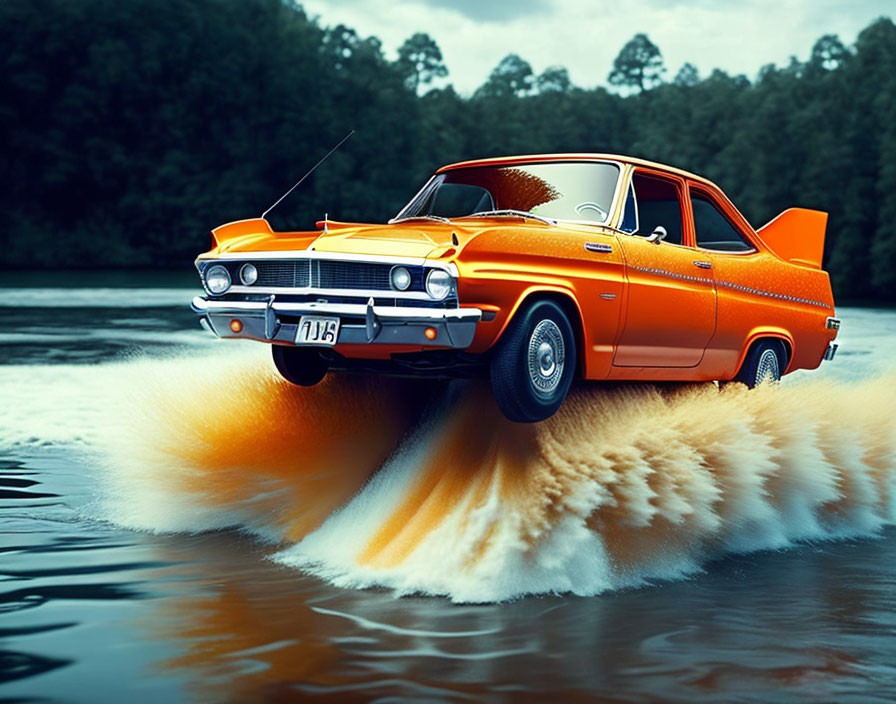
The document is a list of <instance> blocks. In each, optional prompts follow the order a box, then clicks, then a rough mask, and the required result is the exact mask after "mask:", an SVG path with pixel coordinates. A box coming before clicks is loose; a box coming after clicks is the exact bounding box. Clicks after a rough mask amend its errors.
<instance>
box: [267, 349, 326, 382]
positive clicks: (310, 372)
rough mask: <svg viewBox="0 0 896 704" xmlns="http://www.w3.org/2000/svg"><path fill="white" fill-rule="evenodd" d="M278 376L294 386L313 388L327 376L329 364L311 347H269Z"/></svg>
mask: <svg viewBox="0 0 896 704" xmlns="http://www.w3.org/2000/svg"><path fill="white" fill-rule="evenodd" d="M271 354H272V355H273V357H274V366H276V367H277V371H278V372H280V376H282V377H283V378H284V379H286V380H287V381H288V382H290V383H292V384H295V385H296V386H314V385H315V384H319V383H320V382H321V381H322V380H323V378H324V377H325V376H326V375H327V370H329V368H330V363H329V362H328V361H327V360H325V359H324V358H323V357H321V356H320V353H319V352H318V351H317V350H316V349H314V348H313V347H288V346H286V345H271Z"/></svg>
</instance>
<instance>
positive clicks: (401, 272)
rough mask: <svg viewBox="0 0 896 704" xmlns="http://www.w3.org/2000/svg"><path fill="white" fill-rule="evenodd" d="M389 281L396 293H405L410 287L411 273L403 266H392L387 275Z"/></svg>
mask: <svg viewBox="0 0 896 704" xmlns="http://www.w3.org/2000/svg"><path fill="white" fill-rule="evenodd" d="M389 280H390V281H391V282H392V288H394V289H395V290H396V291H407V290H408V288H409V287H410V285H411V272H409V271H408V270H407V269H405V268H404V267H403V266H394V267H392V273H390V274H389Z"/></svg>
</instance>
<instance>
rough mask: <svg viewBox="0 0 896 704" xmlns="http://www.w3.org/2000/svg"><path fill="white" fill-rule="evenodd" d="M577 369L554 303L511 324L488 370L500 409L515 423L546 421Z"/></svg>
mask: <svg viewBox="0 0 896 704" xmlns="http://www.w3.org/2000/svg"><path fill="white" fill-rule="evenodd" d="M575 368H576V343H575V335H574V334H573V328H572V324H571V323H570V322H569V318H568V317H567V315H566V313H565V312H564V311H563V309H562V308H561V307H560V306H559V305H557V304H556V303H554V302H553V301H537V302H535V303H532V304H529V305H527V306H526V307H525V308H523V309H522V310H520V311H518V312H517V314H516V315H515V316H514V318H513V320H511V321H510V324H509V325H508V328H507V330H506V331H505V332H504V335H503V336H502V338H501V340H500V341H499V342H498V346H497V348H496V350H495V352H494V354H493V356H492V359H491V362H490V365H489V376H490V378H491V383H492V391H493V392H494V395H495V400H496V401H497V402H498V407H499V408H500V409H501V411H502V412H503V413H504V415H505V416H507V418H508V419H510V420H512V421H515V422H517V423H534V422H536V421H539V420H544V419H545V418H550V417H551V416H552V415H554V413H556V412H557V409H558V408H560V404H562V403H563V399H565V398H566V394H567V392H568V391H569V387H570V384H572V379H573V376H574V374H575Z"/></svg>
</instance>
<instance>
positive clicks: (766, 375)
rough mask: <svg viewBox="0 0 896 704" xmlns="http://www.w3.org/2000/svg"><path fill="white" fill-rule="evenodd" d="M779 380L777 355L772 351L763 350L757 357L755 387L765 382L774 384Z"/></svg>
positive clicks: (779, 372) (779, 371)
mask: <svg viewBox="0 0 896 704" xmlns="http://www.w3.org/2000/svg"><path fill="white" fill-rule="evenodd" d="M780 378H781V370H780V368H779V367H778V355H776V354H775V352H774V350H764V351H763V352H762V354H761V355H760V356H759V364H758V365H757V367H756V385H757V386H758V385H759V384H762V383H764V382H767V381H771V382H775V381H778V380H779V379H780Z"/></svg>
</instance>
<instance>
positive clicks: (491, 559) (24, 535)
mask: <svg viewBox="0 0 896 704" xmlns="http://www.w3.org/2000/svg"><path fill="white" fill-rule="evenodd" d="M5 281H6V282H7V283H6V284H4V285H7V286H9V287H8V288H0V400H2V404H0V576H2V580H3V583H2V586H0V590H2V594H0V700H3V701H8V700H11V701H41V702H43V701H47V702H54V701H66V702H69V701H74V702H121V701H129V702H141V701H171V702H179V701H188V702H192V701H197V702H208V701H212V702H217V701H221V702H230V701H233V702H237V701H238V702H246V701H249V702H254V701H258V702H264V701H282V700H301V699H304V698H319V699H322V700H332V701H339V702H343V701H368V700H371V699H379V700H381V701H403V700H404V701H467V700H469V701H481V700H484V699H485V700H491V701H593V700H595V699H599V700H601V701H618V702H640V701H644V702H649V701H657V700H665V701H677V702H702V701H719V702H729V701H757V702H758V701H762V702H766V701H800V700H808V701H838V702H850V701H854V702H873V701H880V702H885V701H892V700H893V699H894V697H896V587H894V585H896V531H894V529H892V528H890V527H889V526H890V524H891V523H892V522H893V518H894V516H896V493H894V491H893V489H894V482H893V479H894V469H896V421H894V420H893V414H892V406H893V400H894V395H893V379H894V376H893V374H894V371H896V353H894V351H893V350H894V349H896V313H894V312H891V311H886V310H872V309H859V308H844V309H841V310H840V311H839V313H840V316H841V318H842V319H843V330H842V332H841V343H842V347H841V351H840V352H839V353H838V355H837V358H836V359H835V360H834V361H833V362H830V363H826V364H824V365H823V366H822V368H821V369H819V370H817V371H815V372H811V373H798V374H794V375H792V376H789V377H787V378H786V379H785V381H784V383H783V384H782V385H781V386H780V387H779V388H771V387H770V388H763V389H759V390H757V391H755V392H751V393H747V392H745V391H743V390H741V389H739V388H734V387H728V388H726V389H724V390H722V391H721V392H720V391H719V390H718V389H716V388H715V387H714V386H712V385H708V386H707V385H703V386H697V387H686V388H678V387H675V388H656V387H649V386H633V385H620V386H612V387H609V386H602V385H594V384H591V385H585V386H582V387H580V388H578V389H577V390H576V391H575V393H574V394H573V397H572V399H571V401H570V402H569V403H568V404H567V405H566V406H565V407H564V409H563V411H562V412H561V413H560V414H558V416H556V417H555V418H554V419H551V421H548V422H547V423H544V424H539V425H538V426H526V427H520V426H513V425H511V424H508V423H506V422H505V421H503V419H501V418H500V415H499V414H498V413H497V410H496V409H495V408H494V405H493V403H492V402H491V399H490V397H489V394H488V390H487V389H484V388H482V387H481V385H478V384H452V385H444V384H432V383H426V382H408V381H396V380H389V379H377V378H367V377H342V378H335V379H332V380H329V381H328V382H327V383H326V384H324V385H323V386H321V387H316V388H315V389H312V390H302V389H294V388H291V387H289V386H286V385H284V384H283V383H281V382H280V381H279V380H278V379H277V378H276V376H275V374H274V373H273V372H272V369H271V364H270V360H269V357H268V351H267V349H266V348H265V347H264V346H262V345H256V344H253V343H245V344H244V343H230V342H221V341H217V340H214V339H212V338H211V337H210V336H208V335H207V334H206V333H204V332H203V331H201V330H200V329H199V328H198V326H197V325H196V321H195V319H194V316H193V315H192V314H191V313H190V312H189V308H188V304H189V300H190V298H191V296H192V295H194V293H195V291H193V290H191V289H190V288H189V286H188V285H180V284H179V283H178V282H174V284H172V283H170V282H168V283H167V285H168V286H169V287H168V288H160V287H159V286H158V284H157V283H155V282H153V281H146V282H145V285H144V284H141V283H140V282H138V284H139V285H133V284H132V285H130V286H128V287H126V288H121V287H120V286H121V282H120V281H116V282H114V286H113V285H110V287H108V288H90V287H87V286H84V285H82V286H77V287H66V288H40V287H36V286H34V285H33V284H34V281H33V280H31V281H30V282H25V283H31V284H32V285H31V286H30V287H27V288H18V287H17V286H16V287H14V286H13V285H12V284H11V283H10V280H9V279H6V280H5ZM16 283H17V282H16ZM81 283H89V281H84V282H81Z"/></svg>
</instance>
